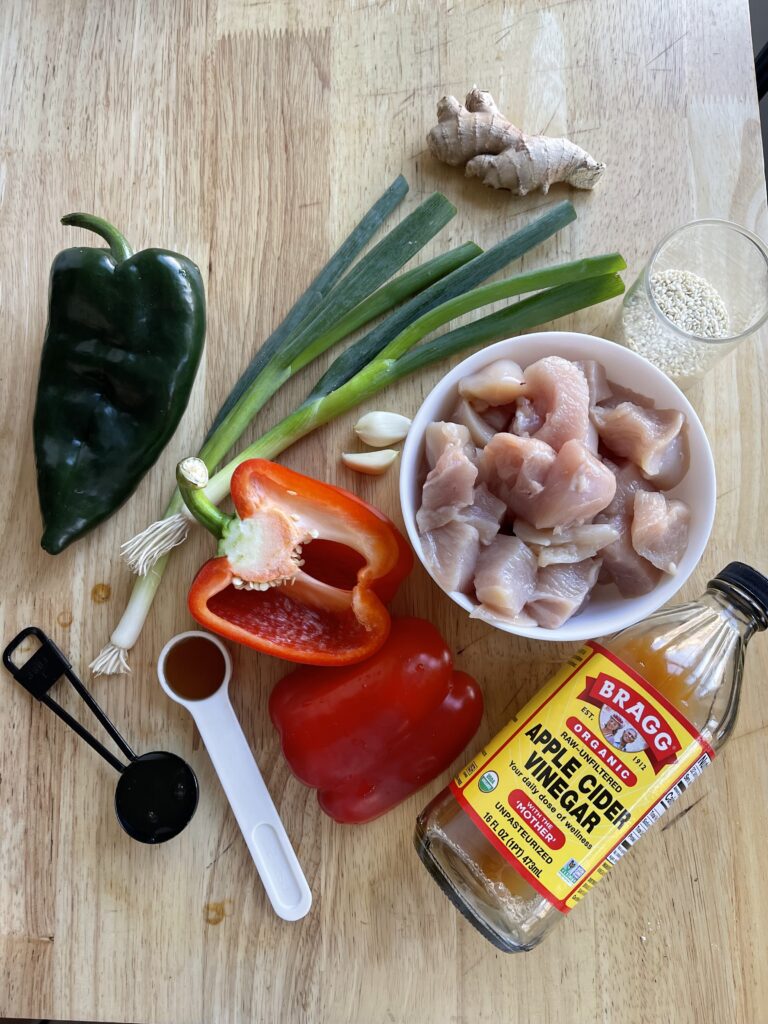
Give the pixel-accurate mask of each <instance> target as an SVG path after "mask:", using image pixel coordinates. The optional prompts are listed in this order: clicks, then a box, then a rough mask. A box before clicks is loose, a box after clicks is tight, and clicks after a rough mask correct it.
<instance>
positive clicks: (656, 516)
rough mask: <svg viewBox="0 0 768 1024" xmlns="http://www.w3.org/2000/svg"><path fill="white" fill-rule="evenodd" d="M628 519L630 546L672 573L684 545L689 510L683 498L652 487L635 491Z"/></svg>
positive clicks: (689, 515) (688, 523)
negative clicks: (654, 489) (633, 505)
mask: <svg viewBox="0 0 768 1024" xmlns="http://www.w3.org/2000/svg"><path fill="white" fill-rule="evenodd" d="M634 512H635V514H634V518H633V519H632V528H631V536H632V547H633V548H634V549H635V551H636V552H637V553H638V555H642V556H643V558H647V559H648V561H649V562H650V563H651V564H652V565H655V566H656V568H657V569H661V571H662V572H668V573H670V574H671V575H674V574H675V573H676V572H677V567H678V565H679V564H680V559H681V558H682V557H683V555H684V554H685V549H686V548H687V547H688V527H689V525H690V522H691V510H690V509H689V508H688V506H687V505H686V504H685V502H684V501H676V500H675V499H674V498H673V499H671V500H669V499H667V498H665V496H664V495H663V494H660V493H659V492H658V491H655V492H654V493H652V494H649V493H648V492H647V491H638V492H637V494H636V495H635V507H634Z"/></svg>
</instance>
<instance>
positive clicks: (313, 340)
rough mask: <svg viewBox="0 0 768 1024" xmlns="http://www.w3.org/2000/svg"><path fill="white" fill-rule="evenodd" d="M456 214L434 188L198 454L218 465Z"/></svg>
mask: <svg viewBox="0 0 768 1024" xmlns="http://www.w3.org/2000/svg"><path fill="white" fill-rule="evenodd" d="M455 214H456V207H455V206H453V205H452V204H451V203H449V202H448V200H447V199H446V198H445V196H443V195H441V194H440V193H439V192H436V193H434V195H431V196H430V197H429V198H428V199H425V200H424V202H423V203H421V204H420V205H419V206H418V207H417V208H416V209H415V210H414V211H413V212H412V213H410V214H409V215H408V216H407V217H406V218H405V219H404V220H403V221H401V223H400V224H398V225H397V227H395V228H393V229H392V231H390V232H389V234H388V235H387V236H386V237H385V238H383V239H382V240H381V241H380V242H379V243H378V245H376V246H375V247H374V248H373V249H372V250H371V251H370V252H369V253H368V254H367V255H366V256H364V257H363V258H362V259H361V260H360V262H359V263H358V264H356V265H355V266H354V267H353V268H352V270H351V271H350V272H349V274H348V275H347V276H346V277H345V278H344V279H343V280H342V281H341V282H340V283H339V284H338V285H337V286H336V288H334V289H332V290H331V291H330V292H329V293H328V295H326V296H325V298H324V299H323V300H322V301H321V302H320V303H319V305H318V306H317V307H316V308H315V309H314V311H313V313H312V317H311V319H310V320H309V321H308V322H307V323H306V324H305V325H302V326H300V327H299V328H298V330H297V331H296V332H295V333H294V334H291V335H289V336H288V337H287V338H284V339H283V342H282V344H281V345H280V347H279V348H278V350H277V351H276V352H275V353H274V355H273V356H272V358H271V359H270V360H269V362H268V363H266V365H265V366H263V367H262V369H261V370H260V372H259V373H258V374H257V376H256V377H255V378H254V379H253V380H252V382H251V383H250V384H249V385H248V387H247V388H246V390H245V391H244V392H243V393H242V394H241V396H240V398H239V399H238V400H237V401H236V402H235V404H234V405H233V406H232V407H231V409H230V410H229V412H228V413H227V414H226V416H224V418H223V419H222V420H221V422H220V423H219V425H218V427H217V428H216V431H215V432H214V433H213V434H211V435H210V437H209V438H208V440H207V441H206V442H205V444H204V445H203V447H202V449H201V450H200V454H199V457H200V458H201V459H202V460H203V461H204V462H205V463H206V465H208V466H215V465H216V464H217V463H218V462H219V461H220V459H221V458H222V457H223V456H224V455H225V454H226V453H227V451H229V449H230V448H231V447H232V445H234V444H235V443H236V442H237V440H238V439H239V438H240V436H241V435H242V434H243V432H244V431H245V429H246V428H247V426H248V424H249V423H250V422H251V420H252V419H253V417H254V416H255V415H256V413H257V412H258V411H259V410H260V409H262V408H263V406H264V403H265V402H266V401H267V400H268V399H269V398H271V397H272V395H274V394H275V392H276V391H277V390H278V389H279V388H280V387H282V385H283V384H284V383H285V382H286V381H287V380H288V379H289V378H290V377H291V376H292V375H293V374H294V373H296V372H297V371H298V370H299V369H301V368H302V367H303V366H306V365H307V363H309V362H311V361H312V360H313V359H315V358H316V357H317V356H318V355H320V354H321V353H322V352H324V351H325V350H326V349H327V348H328V346H329V344H332V343H333V341H335V340H338V339H337V336H336V334H335V333H334V332H333V331H331V330H330V328H332V327H333V326H334V325H335V324H336V323H337V322H338V321H339V320H340V319H341V318H342V317H344V316H345V315H346V314H347V313H349V312H350V311H351V310H353V309H354V308H355V307H356V306H357V305H358V304H359V303H361V302H363V300H365V299H367V298H368V297H369V296H370V295H371V293H372V292H373V291H375V290H376V289H377V288H378V287H379V286H380V285H382V284H383V283H384V282H385V281H387V280H389V278H390V277H391V276H392V275H393V274H394V273H395V272H396V271H397V270H399V269H400V268H401V267H402V266H403V264H404V263H406V262H407V261H408V260H410V259H411V257H412V256H415V255H416V253H417V252H418V251H419V250H420V249H422V248H423V247H424V246H425V245H426V244H427V242H428V241H430V240H431V239H432V238H434V236H435V235H436V234H437V232H438V231H440V230H441V229H442V228H443V227H445V225H446V224H447V223H448V221H449V220H450V219H451V218H452V217H454V216H455ZM361 322H365V321H361ZM331 339H333V340H331Z"/></svg>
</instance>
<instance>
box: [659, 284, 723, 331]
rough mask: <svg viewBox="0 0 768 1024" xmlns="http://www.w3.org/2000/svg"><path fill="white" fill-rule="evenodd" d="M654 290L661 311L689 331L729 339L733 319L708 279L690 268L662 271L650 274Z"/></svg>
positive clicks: (681, 327)
mask: <svg viewBox="0 0 768 1024" xmlns="http://www.w3.org/2000/svg"><path fill="white" fill-rule="evenodd" d="M651 292H652V294H653V297H654V299H656V305H657V306H658V307H659V309H660V310H661V312H662V313H663V314H664V315H665V316H666V317H667V318H668V319H669V320H671V321H672V323H673V324H674V325H675V327H679V328H680V330H681V331H685V332H686V334H695V335H696V336H697V337H699V338H727V337H728V332H729V328H730V318H729V316H728V310H727V309H726V308H725V303H724V302H723V300H722V299H721V298H720V294H719V293H718V291H717V289H716V288H713V287H712V285H711V284H710V283H709V281H707V280H705V279H704V278H703V277H699V275H698V274H693V273H691V271H690V270H661V271H658V272H657V273H655V274H652V275H651Z"/></svg>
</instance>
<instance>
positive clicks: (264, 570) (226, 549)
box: [177, 459, 413, 665]
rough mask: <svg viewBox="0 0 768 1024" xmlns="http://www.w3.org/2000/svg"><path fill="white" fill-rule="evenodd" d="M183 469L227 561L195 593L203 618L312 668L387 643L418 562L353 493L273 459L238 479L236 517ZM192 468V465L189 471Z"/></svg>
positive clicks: (182, 477)
mask: <svg viewBox="0 0 768 1024" xmlns="http://www.w3.org/2000/svg"><path fill="white" fill-rule="evenodd" d="M198 461H199V460H185V461H184V462H183V463H180V464H179V470H178V474H177V475H178V479H179V484H180V487H181V491H182V495H183V497H184V500H185V501H186V502H187V505H188V506H189V508H190V509H191V511H192V512H193V514H195V515H196V517H197V518H198V519H199V520H200V521H201V522H203V524H204V525H205V526H207V527H208V528H209V529H210V530H211V531H212V532H213V533H215V534H216V535H217V536H219V538H220V545H219V552H220V556H219V557H218V558H212V559H211V560H210V561H209V562H206V564H205V565H204V566H203V567H202V568H201V569H200V571H199V572H198V574H197V576H196V577H195V580H194V582H193V584H192V587H191V589H190V591H189V609H190V611H191V613H192V615H193V616H194V617H195V618H196V619H197V621H198V622H199V623H200V624H201V625H203V626H205V627H206V628H207V629H210V630H211V631H212V632H214V633H218V634H219V635H220V636H223V637H226V638H227V639H229V640H234V641H237V642H238V643H242V644H247V645H248V646H249V647H253V648H255V649H256V650H259V651H263V652H264V653H266V654H272V655H274V656H275V657H278V658H285V659H287V660H289V661H295V662H300V663H306V664H310V665H347V664H351V663H352V662H357V661H362V660H363V659H364V658H368V657H370V655H372V654H373V653H374V652H375V651H377V650H378V649H379V648H380V647H381V645H382V644H383V643H384V641H385V640H386V638H387V635H388V633H389V628H390V619H389V613H388V611H387V609H386V607H385V605H384V602H385V601H388V600H390V599H391V598H392V596H393V595H394V592H395V590H396V589H397V587H398V585H399V584H400V582H401V581H402V580H403V578H404V577H405V576H406V575H407V574H408V573H409V572H410V570H411V567H412V565H413V556H412V554H411V551H410V548H409V547H408V545H407V543H406V541H405V539H404V538H403V537H402V535H401V534H400V532H399V531H398V530H397V528H396V527H395V526H394V524H393V523H391V522H390V520H389V519H387V518H386V516H384V515H382V514H381V512H379V511H377V510H376V509H374V508H372V507H371V506H370V505H368V504H366V503H365V502H364V501H361V500H360V499H359V498H357V497H356V496H355V495H354V494H350V493H349V492H348V491H344V490H342V489H341V488H339V487H334V486H332V485H330V484H325V483H320V482H319V481H317V480H313V479H312V478H311V477H308V476H304V475H302V474H301V473H296V472H294V471H293V470H290V469H286V468H285V467H284V466H278V465H277V464H276V463H273V462H267V461H266V460H264V459H251V460H249V461H247V462H243V463H242V464H241V465H240V466H239V467H238V468H237V469H236V470H235V473H234V475H233V476H232V483H231V493H232V499H233V501H234V505H235V509H236V512H237V514H236V515H235V516H227V515H225V514H224V513H222V512H220V511H219V510H218V509H217V508H216V507H215V506H214V505H212V504H211V502H210V501H208V499H207V498H206V497H205V495H204V492H203V490H202V486H201V483H200V480H196V479H195V471H196V470H197V468H198V467H197V462H198ZM190 466H191V468H190Z"/></svg>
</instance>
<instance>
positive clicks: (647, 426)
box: [592, 402, 688, 490]
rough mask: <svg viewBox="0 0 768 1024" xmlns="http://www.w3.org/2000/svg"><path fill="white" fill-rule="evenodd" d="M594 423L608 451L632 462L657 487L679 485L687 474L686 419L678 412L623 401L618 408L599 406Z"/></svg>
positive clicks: (594, 414)
mask: <svg viewBox="0 0 768 1024" xmlns="http://www.w3.org/2000/svg"><path fill="white" fill-rule="evenodd" d="M592 420H593V422H594V424H595V426H596V427H597V432H598V434H599V435H600V440H601V441H602V442H603V444H604V445H605V446H606V448H608V449H609V450H610V451H611V452H613V453H614V454H615V455H621V456H623V457H624V458H627V459H631V460H632V462H634V463H635V464H636V465H637V466H639V467H640V469H641V470H642V473H643V476H645V477H646V479H648V480H652V481H653V482H654V483H655V484H656V485H657V486H658V487H662V488H664V489H665V490H667V489H668V488H670V487H674V486H676V485H677V484H679V483H680V481H681V480H682V479H683V477H684V476H685V474H686V472H687V471H688V444H687V438H686V434H685V431H684V429H683V428H684V425H685V417H684V416H683V414H682V413H681V412H680V411H679V410H677V409H643V408H642V407H641V406H639V405H635V403H634V402H621V403H620V404H619V405H617V406H616V408H615V409H608V408H605V407H604V406H596V407H595V408H594V409H593V410H592Z"/></svg>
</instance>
